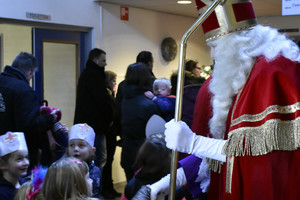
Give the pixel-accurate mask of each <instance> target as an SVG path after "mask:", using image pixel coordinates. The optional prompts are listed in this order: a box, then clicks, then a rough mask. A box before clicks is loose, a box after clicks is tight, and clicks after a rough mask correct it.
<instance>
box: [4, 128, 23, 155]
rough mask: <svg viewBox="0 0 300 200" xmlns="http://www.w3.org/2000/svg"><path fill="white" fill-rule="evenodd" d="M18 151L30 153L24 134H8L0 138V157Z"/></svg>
mask: <svg viewBox="0 0 300 200" xmlns="http://www.w3.org/2000/svg"><path fill="white" fill-rule="evenodd" d="M18 150H19V151H22V150H25V151H28V149H27V144H26V140H25V136H24V133H23V132H7V133H6V134H4V135H1V136H0V157H2V156H5V155H7V154H9V153H13V152H15V151H18Z"/></svg>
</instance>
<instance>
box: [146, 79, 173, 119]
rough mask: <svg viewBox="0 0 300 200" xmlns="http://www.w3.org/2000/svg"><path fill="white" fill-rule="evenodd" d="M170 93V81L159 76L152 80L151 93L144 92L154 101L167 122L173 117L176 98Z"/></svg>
mask: <svg viewBox="0 0 300 200" xmlns="http://www.w3.org/2000/svg"><path fill="white" fill-rule="evenodd" d="M170 94H171V82H170V80H168V79H166V78H159V79H156V80H155V81H154V82H153V93H152V92H151V91H147V92H145V96H146V97H148V98H149V99H152V101H154V102H155V103H156V104H157V105H158V107H159V109H160V111H161V113H162V115H163V118H164V119H165V120H166V121H167V122H168V121H170V120H171V119H173V118H174V114H175V101H176V98H175V96H173V95H170Z"/></svg>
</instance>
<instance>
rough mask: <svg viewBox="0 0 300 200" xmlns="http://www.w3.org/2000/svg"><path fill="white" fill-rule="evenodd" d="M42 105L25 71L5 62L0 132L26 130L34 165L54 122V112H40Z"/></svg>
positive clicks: (0, 93)
mask: <svg viewBox="0 0 300 200" xmlns="http://www.w3.org/2000/svg"><path fill="white" fill-rule="evenodd" d="M40 106H41V103H40V101H39V99H38V96H37V95H36V93H35V91H34V90H33V89H32V88H31V87H30V85H29V82H28V80H27V79H26V77H25V75H24V73H23V72H22V71H20V70H19V69H17V68H14V67H11V66H6V67H5V69H4V72H2V73H1V74H0V135H3V134H5V133H6V132H7V131H12V132H24V133H25V138H26V143H27V147H28V150H29V159H30V166H31V167H32V166H34V165H36V164H37V162H38V148H41V147H42V146H44V145H47V143H48V139H47V136H46V131H47V130H49V129H50V128H51V127H52V125H53V123H54V120H53V116H52V115H41V114H40Z"/></svg>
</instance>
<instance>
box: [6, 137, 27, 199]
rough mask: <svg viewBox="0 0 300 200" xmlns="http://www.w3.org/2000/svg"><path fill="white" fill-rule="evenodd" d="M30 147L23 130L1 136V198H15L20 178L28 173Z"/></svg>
mask: <svg viewBox="0 0 300 200" xmlns="http://www.w3.org/2000/svg"><path fill="white" fill-rule="evenodd" d="M28 166H29V160H28V149H27V144H26V141H25V137H24V133H22V132H7V133H6V134H4V135H1V136H0V172H1V176H0V199H5V200H13V198H14V196H15V193H16V190H17V188H19V187H20V184H19V178H20V177H22V176H25V175H26V174H27V169H28Z"/></svg>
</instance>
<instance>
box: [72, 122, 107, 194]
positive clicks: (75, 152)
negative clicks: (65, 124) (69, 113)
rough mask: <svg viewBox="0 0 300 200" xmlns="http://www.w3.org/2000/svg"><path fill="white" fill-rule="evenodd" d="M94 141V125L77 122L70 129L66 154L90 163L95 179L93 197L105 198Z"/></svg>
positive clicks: (92, 175) (91, 175)
mask: <svg viewBox="0 0 300 200" xmlns="http://www.w3.org/2000/svg"><path fill="white" fill-rule="evenodd" d="M94 141H95V132H94V129H93V128H92V127H90V126H89V125H87V124H75V125H73V126H72V127H71V130H70V135H69V146H68V148H67V152H66V154H67V156H71V157H75V158H78V159H79V160H81V161H84V162H86V163H87V164H88V166H89V173H90V178H91V179H92V180H93V189H92V192H93V197H96V198H99V199H103V198H102V196H101V189H102V187H101V178H102V174H101V170H100V169H99V168H98V167H97V166H95V164H94V162H93V159H94V156H95V151H96V148H95V147H94Z"/></svg>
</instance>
